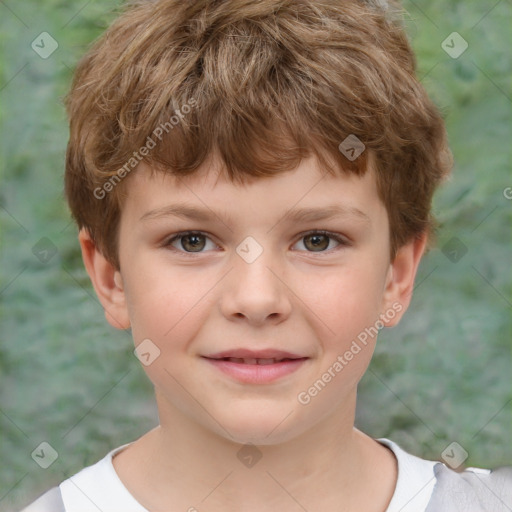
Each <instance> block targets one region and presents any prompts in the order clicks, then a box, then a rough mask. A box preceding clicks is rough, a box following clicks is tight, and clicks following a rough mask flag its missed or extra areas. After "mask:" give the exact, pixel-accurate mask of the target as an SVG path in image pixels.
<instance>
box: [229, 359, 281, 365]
mask: <svg viewBox="0 0 512 512" xmlns="http://www.w3.org/2000/svg"><path fill="white" fill-rule="evenodd" d="M226 360H227V361H229V362H231V363H238V364H258V365H267V364H275V363H279V362H281V361H284V359H274V358H272V359H256V358H252V357H247V358H241V357H228V358H226Z"/></svg>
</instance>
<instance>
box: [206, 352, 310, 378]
mask: <svg viewBox="0 0 512 512" xmlns="http://www.w3.org/2000/svg"><path fill="white" fill-rule="evenodd" d="M204 359H205V360H206V361H208V362H209V363H210V364H211V365H213V366H215V367H216V368H218V369H219V370H220V371H221V372H223V373H225V374H226V375H229V376H230V377H233V378H234V379H236V380H238V381H240V382H245V383H249V384H266V383H269V382H273V381H275V380H277V379H280V378H282V377H285V376H286V375H290V374H291V373H293V372H295V371H297V370H298V369H299V368H300V367H301V366H302V365H303V364H304V363H305V362H306V360H307V358H302V359H293V360H290V361H281V362H279V363H274V364H265V365H263V364H244V363H234V362H231V361H225V360H224V359H209V358H207V357H206V358H204Z"/></svg>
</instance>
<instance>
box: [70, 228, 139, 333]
mask: <svg viewBox="0 0 512 512" xmlns="http://www.w3.org/2000/svg"><path fill="white" fill-rule="evenodd" d="M78 240H79V241H80V247H81V249H82V258H83V260H84V265H85V268H86V270H87V273H88V274H89V277H90V279H91V282H92V285H93V287H94V290H95V291H96V295H97V296H98V299H99V300H100V302H101V305H102V306H103V309H104V310H105V318H106V319H107V321H108V322H109V323H110V325H112V326H113V327H115V328H116V329H128V328H129V327H130V318H129V316H128V309H127V306H126V296H125V291H124V284H123V279H122V276H121V272H120V271H119V270H117V269H116V268H115V267H114V266H113V265H112V264H111V263H110V262H109V261H108V260H107V259H106V258H105V256H103V254H102V253H101V252H100V251H99V249H98V248H97V247H96V244H95V243H94V241H93V240H92V238H91V236H90V235H89V232H88V231H87V230H85V229H82V230H80V233H79V235H78Z"/></svg>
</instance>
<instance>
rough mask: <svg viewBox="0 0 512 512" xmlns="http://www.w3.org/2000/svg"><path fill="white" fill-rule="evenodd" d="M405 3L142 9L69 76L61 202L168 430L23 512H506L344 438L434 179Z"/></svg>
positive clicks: (241, 2) (443, 162)
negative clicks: (403, 20) (401, 12)
mask: <svg viewBox="0 0 512 512" xmlns="http://www.w3.org/2000/svg"><path fill="white" fill-rule="evenodd" d="M397 12H398V6H397V5H394V4H390V5H388V4H387V3H385V2H377V1H362V0H348V1H341V0H322V1H314V0H295V1H291V0H261V1H259V2H254V1H248V0H219V1H211V0H209V1H207V0H198V1H183V0H182V1H179V0H156V1H140V2H136V3H133V4H131V5H130V6H129V7H128V8H127V9H126V11H125V13H124V14H123V15H122V16H121V17H120V18H119V19H118V20H117V21H116V22H115V23H114V24H113V25H112V26H111V27H110V28H109V30H108V31H107V32H106V33H105V35H104V36H103V37H102V38H101V39H100V40H99V41H98V42H97V43H96V44H95V46H94V47H93V49H92V50H91V51H90V52H89V53H88V54H87V55H86V56H85V58H84V59H83V60H82V61H81V63H80V64H79V66H78V68H77V71H76V74H75V79H74V83H73V86H72V89H71V92H70V95H69V97H68V112H69V116H70V141H69V145H68V153H67V163H66V193H67V198H68V201H69V204H70V207H71V210H72V213H73V215H74V217H75V219H76V220H77V223H78V225H79V228H80V235H79V239H80V244H81V248H82V254H83V258H84V263H85V266H86V268H87V271H88V273H89V276H90V278H91V281H92V283H93V285H94V288H95V290H96V293H97V295H98V297H99V299H100V301H101V303H102V305H103V307H104V309H105V315H106V318H107V320H108V321H109V323H110V324H112V325H113V326H114V327H117V328H120V329H128V328H130V329H131V331H132V334H133V338H134V342H135V346H136V354H137V356H138V357H139V359H140V360H141V362H142V364H143V365H144V369H145V371H146V373H147V375H148V377H149V378H150V380H151V381H152V383H153V384H154V386H155V392H156V400H157V404H158V409H159V415H160V425H159V426H158V427H157V428H155V429H154V430H152V431H150V432H148V433H147V434H145V435H144V436H142V437H141V438H140V439H138V440H137V441H135V442H133V443H131V444H128V445H125V446H121V447H119V448H117V449H115V450H113V451H112V452H110V453H109V454H108V455H107V456H106V457H105V458H104V459H103V460H101V461H100V462H98V463H97V464H95V465H93V466H91V467H88V468H85V469H84V470H82V471H81V472H80V473H78V474H77V475H75V476H73V477H71V478H69V479H68V480H66V481H64V482H63V483H62V484H61V485H60V486H59V488H58V489H54V490H52V491H50V492H49V493H47V494H46V495H44V496H43V497H42V498H40V499H39V500H38V501H37V502H35V503H34V504H32V505H31V506H29V507H28V508H27V509H26V510H28V511H33V510H52V511H57V510H65V511H70V512H78V511H89V510H91V511H92V510H102V511H104V512H110V511H119V512H121V511H123V512H144V511H149V512H157V511H178V510H187V511H190V512H191V511H195V510H199V511H201V510H205V511H206V510H208V511H215V512H217V511H221V510H222V511H239V510H242V511H244V512H245V511H246V512H256V511H258V512H262V511H275V510H285V511H290V512H292V511H295V510H308V511H314V510H325V511H345V512H355V511H362V510H364V511H367V512H383V511H387V512H392V511H399V510H400V511H403V512H404V511H415V512H419V511H427V512H431V511H436V512H437V511H443V510H449V511H453V510H471V511H481V510H493V511H500V510H510V509H511V508H512V491H511V488H512V476H511V474H510V470H509V469H508V468H503V469H500V470H498V471H495V472H488V471H485V470H468V471H466V472H464V473H461V474H458V473H455V472H453V471H451V470H449V469H447V468H446V467H445V466H444V465H442V464H441V463H436V462H431V461H425V460H421V459H418V458H416V457H414V456H412V455H409V454H407V453H405V452H404V451H403V450H401V449H400V448H399V447H398V446H397V445H396V444H394V443H393V442H391V441H388V440H378V441H376V440H374V439H371V438H370V437H368V436H366V435H365V434H363V433H362V432H360V431H358V430H356V429H355V428H354V414H355V403H356V392H357V384H358V382H359V380H360V379H361V377H362V376H363V374H364V372H365V370H366V368H367V366H368V364H369V362H370V359H371V356H372V353H373V349H374V347H375V343H376V338H377V333H378V331H379V330H381V329H382V328H384V327H392V326H394V325H396V324H397V323H398V322H399V321H400V319H401V317H402V315H403V314H404V312H405V311H406V309H407V307H408V305H409V303H410V300H411V294H412V289H413V284H414V278H415V274H416V270H417V268H418V265H419V262H420V260H421V257H422V255H423V253H424V251H425V248H426V246H427V243H428V240H429V236H430V232H431V227H432V224H433V220H432V219H431V216H430V205H431V199H432V195H433V193H434V190H435V188H436V187H437V185H438V184H439V183H440V182H441V181H442V179H443V178H444V177H446V176H447V174H448V173H449V169H450V157H449V150H448V148H447V143H446V136H445V130H444V126H443V122H442V119H441V117H440V116H439V114H438V112H437V110H436V108H435V107H434V106H433V104H432V103H431V101H430V100H429V99H428V97H427V96H426V93H425V92H424V90H423V88H422V87H421V85H420V84H419V83H418V81H417V79H416V78H415V75H414V57H413V54H412V51H411V49H410V47H409V44H408V42H407V39H406V37H405V35H404V33H403V30H402V28H401V26H400V24H399V22H398V20H397Z"/></svg>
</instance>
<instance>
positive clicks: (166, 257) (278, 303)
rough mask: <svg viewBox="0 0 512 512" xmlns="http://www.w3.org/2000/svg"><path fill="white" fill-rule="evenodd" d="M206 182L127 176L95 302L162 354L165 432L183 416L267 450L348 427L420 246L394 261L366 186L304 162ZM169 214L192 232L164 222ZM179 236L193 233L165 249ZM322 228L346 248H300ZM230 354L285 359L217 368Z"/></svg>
mask: <svg viewBox="0 0 512 512" xmlns="http://www.w3.org/2000/svg"><path fill="white" fill-rule="evenodd" d="M206 171H207V172H201V173H199V174H196V175H194V176H192V177H189V178H185V179H177V178H174V177H172V176H168V175H164V174H156V175H153V176H152V177H151V176H150V173H149V172H147V169H145V168H144V167H143V166H142V167H141V168H140V169H138V170H137V172H136V173H135V174H134V175H133V176H132V177H131V178H130V181H129V182H128V183H126V185H127V187H126V190H127V193H128V197H127V199H126V202H125V203H124V205H123V211H122V217H121V223H120V232H119V260H120V269H121V270H120V272H115V271H114V270H112V272H113V278H112V279H111V280H110V281H111V283H110V285H111V290H110V299H105V297H101V295H102V292H101V291H100V292H99V295H100V298H102V302H103V304H104V306H105V308H106V309H107V310H108V312H109V314H110V315H111V321H112V323H113V324H115V322H114V321H113V320H112V317H114V318H116V320H117V322H118V326H119V325H123V326H124V327H127V325H128V322H129V324H130V325H131V328H132V332H133V337H134V340H135V344H136V345H139V344H140V343H142V342H143V340H147V339H149V340H151V343H150V344H148V342H147V341H145V342H144V343H145V344H146V345H143V346H144V347H146V348H145V351H144V352H145V353H146V354H149V355H145V356H144V358H145V359H146V360H147V361H146V362H148V361H150V360H152V359H153V357H155V355H156V354H157V353H158V351H157V349H156V348H155V347H154V346H153V345H152V344H154V345H155V346H156V347H158V350H159V351H160V355H159V356H158V357H156V359H154V361H153V362H151V364H149V365H148V366H145V370H146V372H147V374H148V376H149V378H150V379H151V380H152V382H153V383H154V385H155V387H156V389H157V394H158V400H159V408H160V416H161V421H162V424H164V423H165V422H166V420H167V419H168V418H174V420H176V418H177V417H181V418H183V419H184V421H186V422H188V421H190V420H192V421H193V422H194V424H196V425H197V424H199V425H200V426H202V427H205V428H207V429H208V430H210V431H213V432H216V433H218V434H219V435H221V436H224V437H227V438H231V439H234V440H236V441H238V442H242V443H245V442H252V443H255V444H256V443H260V444H272V443H275V442H282V441H285V440H288V439H292V438H293V437H296V436H298V435H300V434H302V433H304V432H306V431H307V430H309V429H311V428H313V427H315V426H320V424H321V422H324V423H325V420H328V419H329V418H331V419H332V420H333V421H336V422H337V423H339V421H346V422H352V421H353V412H354V405H355V396H356V386H357V383H358V382H359V380H360V378H361V377H362V375H363V374H364V372H365V370H366V368H367V365H368V363H369V361H370V359H371V355H372V352H373V349H374V345H375V341H376V337H375V332H376V328H379V327H382V325H383V324H384V325H388V326H389V325H393V324H395V323H396V322H397V321H398V319H399V318H400V316H401V314H402V313H403V312H404V311H405V309H406V307H407V305H408V302H409V297H410V291H411V287H412V281H413V279H414V273H415V271H416V267H417V264H418V262H419V258H420V256H421V252H422V250H423V245H422V244H423V242H415V243H414V244H410V245H409V246H405V247H404V248H402V249H401V250H399V252H398V256H397V258H396V259H395V261H394V262H393V263H391V262H390V259H389V254H390V250H389V249H390V248H389V223H388V215H387V213H386V209H385V207H384V205H383V203H382V202H381V200H380V199H379V197H378V195H377V188H376V184H375V177H374V175H373V173H372V172H367V173H366V175H365V176H364V177H363V178H358V177H355V176H338V177H332V176H330V175H328V174H326V175H325V176H323V175H322V173H321V172H320V170H319V169H318V168H317V167H316V159H310V160H307V161H304V162H303V163H302V164H301V165H300V166H299V167H298V168H297V169H296V170H294V171H291V172H288V173H283V174H280V175H278V176H276V177H273V178H263V179H262V178H259V179H256V180H254V181H253V182H251V183H250V184H248V185H245V186H240V185H234V184H232V183H230V182H228V181H227V180H226V179H225V178H224V177H219V179H218V181H217V182H216V177H217V173H216V172H214V170H212V169H206ZM180 205H181V206H184V205H186V206H187V207H188V208H190V209H192V208H194V209H197V210H201V212H203V214H204V220H199V219H192V218H186V217H184V216H174V215H171V214H170V210H171V208H174V207H178V206H180ZM334 208H338V209H339V211H340V213H339V214H338V215H337V216H333V217H329V218H325V219H322V220H320V219H318V220H315V219H314V218H313V217H314V215H313V214H311V218H310V219H309V220H307V219H303V220H300V219H296V220H289V219H288V218H287V215H288V214H293V213H294V212H297V211H299V210H302V209H308V210H315V211H317V212H319V213H320V212H321V211H325V210H327V209H334ZM318 217H319V216H318ZM189 230H192V231H201V232H202V234H199V235H197V234H196V236H195V237H194V236H189V238H187V237H184V238H183V239H182V240H180V239H177V240H175V241H171V239H172V238H173V236H175V234H177V233H179V232H183V231H189ZM318 230H326V231H329V232H332V233H333V234H334V235H338V236H339V237H340V238H341V240H342V242H341V243H340V242H337V241H336V240H335V238H334V237H330V238H329V237H327V236H326V235H322V234H320V233H316V237H315V236H311V235H315V232H316V231H318ZM308 234H309V235H310V236H307V235H308ZM187 250H188V251H189V252H187ZM260 251H261V254H260ZM84 255H85V257H86V263H87V255H86V254H84ZM96 255H97V256H98V257H99V258H101V256H99V255H98V253H96ZM104 265H107V264H106V263H104ZM89 267H90V266H89ZM105 268H106V267H105ZM90 270H91V269H90V268H89V271H90ZM97 279H98V278H97V277H96V280H97ZM100 279H101V278H100ZM94 280H95V278H93V281H94ZM110 285H109V286H110ZM95 286H96V289H97V291H98V283H97V282H95ZM107 316H108V315H107ZM379 320H380V321H382V323H381V322H380V321H379ZM365 334H366V335H365ZM363 340H364V341H363ZM354 343H355V344H354ZM240 350H247V351H249V352H248V353H247V354H246V357H249V358H250V359H254V357H253V358H251V357H250V356H251V355H253V356H254V355H255V356H258V355H260V356H261V357H263V358H265V359H270V358H272V357H274V356H275V357H277V358H280V357H284V356H285V355H287V356H288V357H290V358H297V360H296V361H294V362H284V363H283V362H281V363H279V364H272V365H268V366H265V365H254V364H250V363H254V360H253V361H248V360H245V363H243V362H240V361H239V362H237V361H230V362H225V361H224V362H221V360H220V359H219V358H220V355H223V356H226V357H227V356H229V355H230V354H231V353H233V356H232V357H241V355H242V356H243V355H244V354H240V353H238V354H237V353H236V351H240ZM257 351H269V352H268V353H261V354H252V352H257ZM273 352H275V354H274V355H273V354H272V353H273ZM283 352H285V353H286V354H283ZM279 353H280V354H279ZM264 362H267V363H268V362H270V361H264ZM336 363H338V364H336ZM325 374H327V376H325ZM322 376H323V377H322ZM319 380H320V381H321V383H320V384H319V383H318V381H319ZM315 383H317V384H316V387H315ZM312 388H313V389H312Z"/></svg>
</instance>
